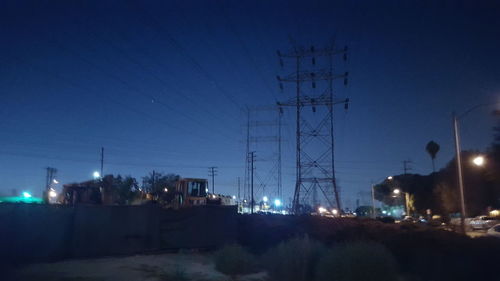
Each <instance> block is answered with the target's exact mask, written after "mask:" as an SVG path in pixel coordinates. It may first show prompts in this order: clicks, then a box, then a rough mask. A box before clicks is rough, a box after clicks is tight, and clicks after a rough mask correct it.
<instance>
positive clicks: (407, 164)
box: [403, 160, 413, 175]
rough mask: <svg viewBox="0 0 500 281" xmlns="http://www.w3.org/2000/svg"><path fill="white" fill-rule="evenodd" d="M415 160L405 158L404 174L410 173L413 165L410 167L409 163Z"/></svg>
mask: <svg viewBox="0 0 500 281" xmlns="http://www.w3.org/2000/svg"><path fill="white" fill-rule="evenodd" d="M411 163H413V162H411V160H403V171H404V174H405V175H406V174H408V171H409V170H411V167H409V164H411Z"/></svg>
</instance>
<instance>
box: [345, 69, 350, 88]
mask: <svg viewBox="0 0 500 281" xmlns="http://www.w3.org/2000/svg"><path fill="white" fill-rule="evenodd" d="M347 77H349V72H346V73H345V74H344V86H347Z"/></svg>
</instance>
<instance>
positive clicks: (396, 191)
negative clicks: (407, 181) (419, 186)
mask: <svg viewBox="0 0 500 281" xmlns="http://www.w3.org/2000/svg"><path fill="white" fill-rule="evenodd" d="M393 192H394V194H399V193H401V190H399V189H397V188H396V189H394V191H393Z"/></svg>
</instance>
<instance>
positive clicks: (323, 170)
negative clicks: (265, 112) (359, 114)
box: [277, 45, 349, 214]
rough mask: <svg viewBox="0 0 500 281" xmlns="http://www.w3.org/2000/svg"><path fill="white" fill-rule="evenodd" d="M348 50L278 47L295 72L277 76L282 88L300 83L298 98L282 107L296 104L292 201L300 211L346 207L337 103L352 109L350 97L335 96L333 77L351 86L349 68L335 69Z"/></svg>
mask: <svg viewBox="0 0 500 281" xmlns="http://www.w3.org/2000/svg"><path fill="white" fill-rule="evenodd" d="M347 52H348V49H347V47H344V48H343V49H335V47H334V45H332V46H329V47H325V48H322V49H315V48H314V47H311V48H309V49H306V48H303V47H295V48H294V49H293V50H292V51H290V52H288V53H281V52H279V51H278V57H279V59H280V64H281V66H282V67H284V66H285V61H286V62H291V63H293V66H294V71H293V72H292V73H290V74H287V75H286V76H284V77H280V76H278V77H277V79H278V81H279V85H280V88H281V89H282V90H283V89H284V86H283V83H291V84H295V97H294V98H291V99H289V100H288V101H285V102H279V103H278V106H292V107H295V109H296V145H297V147H296V150H297V151H296V184H295V192H294V197H293V202H292V208H293V212H294V213H296V214H297V213H303V212H309V211H311V210H312V208H316V207H317V206H319V205H322V204H326V206H328V207H330V208H333V207H336V208H338V209H339V210H340V209H341V207H342V206H341V202H340V190H339V187H338V185H337V181H336V178H335V162H334V130H333V125H334V124H333V121H334V110H333V108H334V105H335V104H339V103H342V104H344V105H345V108H346V109H347V107H348V104H349V99H342V100H336V99H334V98H335V97H334V91H333V80H335V79H343V80H344V85H347V77H348V72H344V73H342V74H335V73H334V72H333V66H334V58H336V56H337V55H342V56H343V59H344V60H347ZM306 84H307V85H306ZM306 107H308V108H310V109H311V110H305V108H306ZM318 195H319V197H320V198H318Z"/></svg>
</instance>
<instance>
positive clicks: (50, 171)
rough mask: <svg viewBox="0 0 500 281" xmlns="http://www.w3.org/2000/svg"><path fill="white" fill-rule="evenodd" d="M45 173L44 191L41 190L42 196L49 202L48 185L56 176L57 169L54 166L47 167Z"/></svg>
mask: <svg viewBox="0 0 500 281" xmlns="http://www.w3.org/2000/svg"><path fill="white" fill-rule="evenodd" d="M46 169H47V174H46V178H45V191H44V192H43V198H44V199H45V200H47V202H49V191H50V187H51V185H52V182H53V181H54V178H55V177H56V173H57V169H56V168H51V167H47V168H46Z"/></svg>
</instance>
